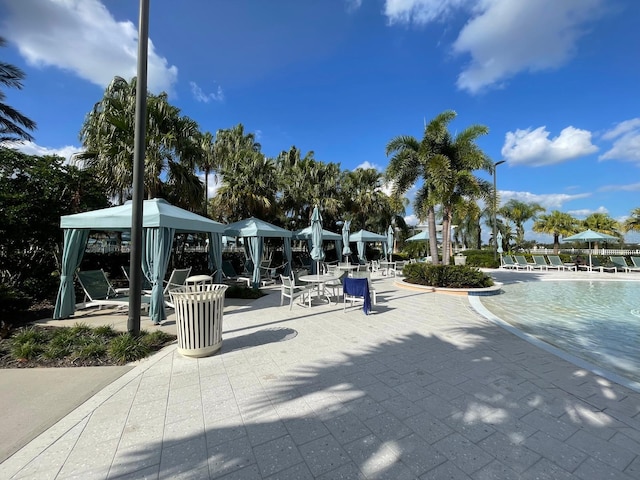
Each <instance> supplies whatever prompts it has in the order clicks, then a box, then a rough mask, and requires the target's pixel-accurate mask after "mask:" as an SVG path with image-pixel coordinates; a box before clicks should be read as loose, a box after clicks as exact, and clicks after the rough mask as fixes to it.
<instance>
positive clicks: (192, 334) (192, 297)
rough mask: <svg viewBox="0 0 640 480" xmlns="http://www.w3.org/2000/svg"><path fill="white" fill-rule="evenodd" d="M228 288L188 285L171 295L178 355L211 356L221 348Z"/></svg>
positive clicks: (170, 293) (209, 285)
mask: <svg viewBox="0 0 640 480" xmlns="http://www.w3.org/2000/svg"><path fill="white" fill-rule="evenodd" d="M227 288H228V286H227V285H221V284H205V285H187V286H184V287H180V288H177V289H175V290H174V291H171V292H169V295H170V296H171V301H172V303H173V305H174V308H175V314H176V330H177V334H178V352H180V353H181V354H182V355H184V356H187V357H208V356H210V355H213V354H214V353H216V352H217V351H218V350H220V348H221V347H222V316H223V314H224V292H225V290H226V289H227Z"/></svg>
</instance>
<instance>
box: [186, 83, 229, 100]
mask: <svg viewBox="0 0 640 480" xmlns="http://www.w3.org/2000/svg"><path fill="white" fill-rule="evenodd" d="M189 86H190V87H191V93H192V94H193V98H195V99H196V101H197V102H202V103H209V102H212V101H213V102H224V92H223V91H222V87H221V86H220V85H218V88H217V90H216V91H215V93H204V92H203V91H202V89H201V88H200V87H199V86H198V84H197V83H196V82H189Z"/></svg>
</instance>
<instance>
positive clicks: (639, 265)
mask: <svg viewBox="0 0 640 480" xmlns="http://www.w3.org/2000/svg"><path fill="white" fill-rule="evenodd" d="M631 263H633V267H627V269H626V270H625V271H626V272H640V257H631Z"/></svg>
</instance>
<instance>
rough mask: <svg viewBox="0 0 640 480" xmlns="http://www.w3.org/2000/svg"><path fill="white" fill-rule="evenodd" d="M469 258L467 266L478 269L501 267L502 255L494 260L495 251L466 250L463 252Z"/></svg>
mask: <svg viewBox="0 0 640 480" xmlns="http://www.w3.org/2000/svg"><path fill="white" fill-rule="evenodd" d="M462 254H463V255H464V256H466V257H467V262H466V264H467V266H471V267H478V268H498V267H499V266H500V254H498V255H497V259H496V260H494V259H493V255H494V252H493V250H465V251H464V252H462Z"/></svg>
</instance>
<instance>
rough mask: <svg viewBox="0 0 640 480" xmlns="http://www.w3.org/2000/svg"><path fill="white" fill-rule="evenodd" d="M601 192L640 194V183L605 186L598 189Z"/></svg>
mask: <svg viewBox="0 0 640 480" xmlns="http://www.w3.org/2000/svg"><path fill="white" fill-rule="evenodd" d="M598 191H600V192H618V191H622V192H640V183H629V184H627V185H605V186H604V187H600V188H599V189H598Z"/></svg>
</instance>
